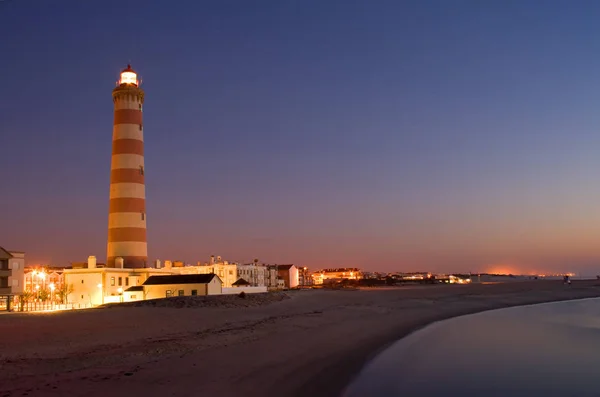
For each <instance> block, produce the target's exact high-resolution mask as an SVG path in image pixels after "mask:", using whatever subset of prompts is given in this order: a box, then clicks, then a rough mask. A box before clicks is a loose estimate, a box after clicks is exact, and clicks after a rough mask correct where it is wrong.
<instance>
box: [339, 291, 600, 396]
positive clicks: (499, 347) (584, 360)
mask: <svg viewBox="0 0 600 397" xmlns="http://www.w3.org/2000/svg"><path fill="white" fill-rule="evenodd" d="M359 396H361V397H362V396H372V397H383V396H385V397H391V396H421V397H424V396H464V397H467V396H482V397H483V396H485V397H492V396H511V397H521V396H561V397H567V396H578V397H585V396H600V299H585V300H577V301H568V302H558V303H549V304H541V305H534V306H523V307H516V308H510V309H502V310H495V311H490V312H484V313H479V314H474V315H470V316H464V317H459V318H455V319H452V320H447V321H443V322H440V323H436V324H433V325H431V326H429V327H427V328H424V329H423V330H421V331H418V332H416V333H414V334H412V335H409V336H408V337H406V338H404V339H402V340H400V341H398V342H396V343H395V344H394V345H392V346H391V347H390V348H389V349H387V350H385V351H384V352H383V353H381V354H380V355H379V356H378V357H376V358H375V360H373V361H372V362H371V363H370V364H369V365H367V366H366V367H365V368H364V369H363V371H362V372H361V374H360V375H359V376H358V378H357V379H356V380H355V381H354V382H353V383H352V384H351V385H350V386H349V388H348V389H347V391H346V392H345V393H344V397H359Z"/></svg>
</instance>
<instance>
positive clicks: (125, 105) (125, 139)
mask: <svg viewBox="0 0 600 397" xmlns="http://www.w3.org/2000/svg"><path fill="white" fill-rule="evenodd" d="M139 85H140V84H139V82H138V78H137V74H136V73H135V72H134V71H133V69H131V65H127V68H126V69H125V70H123V71H122V72H121V78H120V79H119V81H118V83H117V87H116V88H115V89H114V90H113V92H112V96H113V102H114V104H115V121H114V126H113V137H112V161H111V166H110V205H109V210H108V246H107V253H106V265H107V266H108V267H125V268H141V267H146V263H147V260H148V248H147V243H146V187H145V184H144V134H143V124H142V105H143V103H144V91H143V90H142V89H141V88H140V87H139Z"/></svg>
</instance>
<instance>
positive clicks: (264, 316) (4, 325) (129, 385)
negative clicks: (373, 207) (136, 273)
mask: <svg viewBox="0 0 600 397" xmlns="http://www.w3.org/2000/svg"><path fill="white" fill-rule="evenodd" d="M288 295H289V296H290V299H283V300H280V299H276V300H274V301H269V302H262V304H259V303H261V302H258V303H257V302H254V303H253V304H251V305H249V304H248V302H242V301H243V300H242V299H240V303H239V304H237V303H233V304H232V303H231V301H229V302H228V304H227V305H226V306H223V307H221V306H218V305H217V306H214V305H211V306H208V307H193V308H169V307H119V308H110V309H94V310H86V311H71V312H56V313H49V314H5V315H1V316H0V335H2V338H0V363H1V368H2V371H0V396H22V395H27V396H64V395H69V396H86V397H94V396H105V395H111V396H113V397H119V396H132V395H133V396H135V395H147V396H154V395H157V396H158V395H164V396H200V395H203V396H211V397H213V396H214V397H220V396H338V395H339V394H340V392H341V391H342V390H343V388H344V387H345V386H346V385H348V384H349V382H350V381H351V380H352V378H353V376H355V375H356V374H357V373H358V372H359V371H360V369H361V368H362V366H363V365H364V364H365V363H366V362H367V361H368V360H369V359H370V358H372V357H373V356H374V355H375V354H376V353H378V352H379V351H380V350H381V349H383V348H385V347H386V346H388V345H389V344H390V343H392V342H394V341H396V340H397V339H399V338H401V337H402V336H405V335H407V334H408V333H410V332H412V331H414V330H416V329H418V328H421V327H423V326H425V325H427V324H429V323H431V322H434V321H437V320H442V319H446V318H450V317H454V316H458V315H462V314H468V313H475V312H479V311H483V310H489V309H496V308H501V307H508V306H516V305H524V304H531V303H540V302H549V301H558V300H567V299H577V298H587V297H600V283H599V282H598V281H595V280H594V281H574V282H573V284H572V285H571V286H565V285H563V284H562V282H560V281H532V282H519V283H507V284H494V285H468V286H462V285H460V286H459V285H456V286H455V285H440V286H421V287H399V288H386V289H364V290H358V291H294V292H290V293H289V294H288Z"/></svg>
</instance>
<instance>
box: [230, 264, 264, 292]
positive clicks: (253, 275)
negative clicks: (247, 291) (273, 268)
mask: <svg viewBox="0 0 600 397" xmlns="http://www.w3.org/2000/svg"><path fill="white" fill-rule="evenodd" d="M237 276H238V278H241V279H244V280H246V281H247V282H249V283H250V285H251V286H252V287H266V286H267V278H268V277H269V274H268V270H267V267H266V266H265V265H261V264H258V263H248V264H244V265H238V266H237Z"/></svg>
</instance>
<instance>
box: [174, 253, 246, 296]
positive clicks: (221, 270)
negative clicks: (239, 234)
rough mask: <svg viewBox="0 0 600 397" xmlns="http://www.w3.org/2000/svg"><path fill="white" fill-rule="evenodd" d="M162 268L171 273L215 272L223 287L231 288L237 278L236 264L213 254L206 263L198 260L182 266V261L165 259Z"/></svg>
mask: <svg viewBox="0 0 600 397" xmlns="http://www.w3.org/2000/svg"><path fill="white" fill-rule="evenodd" d="M179 263H180V264H181V265H180V266H177V265H176V264H179ZM162 269H164V270H168V271H169V273H171V274H216V275H217V276H219V278H220V279H221V281H222V283H223V288H231V287H232V286H233V283H235V282H236V280H237V279H238V277H237V265H236V264H235V263H229V262H228V261H225V260H223V259H222V258H221V257H220V256H217V257H216V258H215V256H214V255H211V256H210V261H209V262H208V263H204V264H203V263H201V262H198V264H197V265H196V266H189V265H188V266H184V265H183V262H180V261H175V262H172V261H168V260H167V261H165V262H164V267H163V268H162Z"/></svg>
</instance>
